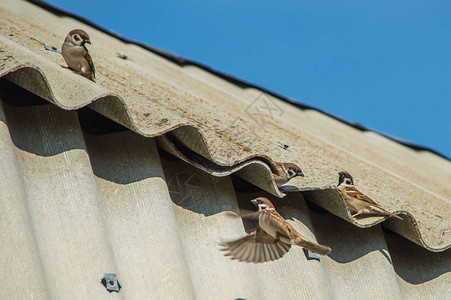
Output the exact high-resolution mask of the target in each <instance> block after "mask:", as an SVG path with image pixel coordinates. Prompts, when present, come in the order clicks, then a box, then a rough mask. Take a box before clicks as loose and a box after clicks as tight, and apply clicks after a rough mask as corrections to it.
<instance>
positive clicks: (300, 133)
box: [0, 0, 451, 251]
mask: <svg viewBox="0 0 451 300" xmlns="http://www.w3.org/2000/svg"><path fill="white" fill-rule="evenodd" d="M0 16H1V26H0V34H1V36H0V46H1V47H0V49H1V50H0V76H1V77H4V78H6V79H8V80H10V81H12V82H14V83H15V84H17V85H19V86H21V87H23V88H25V89H27V90H29V91H31V92H33V93H34V94H37V95H39V96H40V97H42V98H44V99H46V100H48V101H50V102H52V103H54V104H56V105H57V106H59V107H61V108H64V109H67V110H75V109H79V108H81V107H84V106H88V107H90V108H92V109H94V110H95V111H97V112H99V113H101V114H103V115H104V116H106V117H108V118H110V119H112V120H114V121H116V122H118V123H120V124H122V125H124V126H126V127H127V128H129V129H131V130H133V131H135V132H137V133H139V134H141V135H143V136H146V137H161V138H158V141H159V146H160V147H163V148H164V149H166V150H167V151H169V152H170V153H172V154H174V155H176V156H178V157H180V158H182V159H183V160H185V161H186V162H188V163H190V164H192V165H194V166H196V167H198V168H201V169H202V170H204V171H206V172H209V173H210V174H213V175H215V176H226V175H228V174H231V173H234V172H238V174H239V175H240V176H242V177H243V178H245V179H246V180H248V181H250V182H252V183H254V184H255V185H257V186H259V187H260V188H262V189H263V190H266V191H267V192H269V193H271V194H273V195H275V196H278V197H282V196H283V195H282V194H281V193H280V192H279V191H278V190H277V188H276V187H275V185H274V183H273V182H272V181H271V176H270V170H271V169H274V162H275V161H290V162H294V163H296V164H298V165H300V166H301V168H302V169H303V170H304V173H305V175H306V177H304V178H296V179H295V180H293V181H292V182H290V185H295V186H298V187H299V189H300V190H302V191H313V192H314V191H317V192H318V193H317V194H316V196H315V194H312V197H311V199H312V201H315V202H316V203H318V204H319V205H320V206H322V207H323V208H325V209H327V210H329V211H332V212H334V213H335V214H337V215H339V216H340V217H342V218H344V219H345V220H347V221H349V222H351V223H353V224H355V225H357V226H360V227H368V226H373V225H375V224H377V223H379V222H381V219H380V218H375V219H370V221H369V223H368V221H366V222H365V221H355V220H353V219H352V218H350V216H349V214H348V213H347V212H346V209H345V207H344V205H343V204H344V202H343V199H342V198H341V197H340V196H339V195H338V194H337V193H335V192H334V187H335V186H336V184H337V180H338V176H337V173H338V172H339V171H341V170H347V171H349V172H350V173H351V174H353V176H354V177H355V178H356V184H357V187H358V188H359V189H360V190H361V191H362V192H364V193H365V194H367V195H369V196H370V197H371V198H372V199H374V200H375V201H376V202H378V203H379V204H380V205H382V206H383V207H384V208H386V209H387V210H390V211H396V212H405V215H404V218H405V219H407V220H406V221H404V222H397V221H392V220H390V221H389V222H386V223H387V224H385V225H386V226H387V227H389V228H391V229H392V230H394V231H395V232H397V233H399V234H401V235H403V236H405V237H407V238H409V239H411V240H413V241H414V242H416V243H418V244H420V245H421V246H423V247H425V248H427V249H429V250H431V251H443V250H445V249H447V248H449V247H450V246H451V230H450V227H451V226H450V220H451V200H450V199H451V185H450V184H449V183H450V182H451V163H450V162H449V161H447V160H445V159H443V158H440V157H438V156H436V155H423V154H422V153H420V152H417V151H415V150H412V149H410V148H407V147H405V146H402V145H400V144H398V143H396V142H393V141H391V140H389V139H387V138H385V137H382V136H380V135H378V134H375V133H371V132H362V131H359V130H356V129H355V128H352V127H350V126H348V125H346V124H343V123H341V122H339V121H337V120H335V119H333V118H330V117H329V116H326V115H324V114H322V113H319V112H317V111H314V110H300V109H298V108H296V107H294V106H292V105H291V104H289V103H286V102H283V101H281V100H279V99H277V98H275V97H273V96H270V95H267V94H264V93H262V92H261V91H258V90H255V89H242V88H240V87H237V86H236V85H234V84H232V83H230V82H227V81H225V80H223V79H220V78H218V77H217V76H215V75H213V74H209V73H208V72H206V71H204V70H201V69H199V68H196V67H194V66H190V67H181V66H179V65H177V64H175V63H173V62H170V61H168V60H166V59H164V58H162V57H160V56H158V55H156V54H154V53H151V52H149V51H147V50H146V49H144V48H142V47H139V46H137V45H133V44H128V43H124V42H122V41H120V40H119V39H117V38H115V37H113V36H111V35H108V34H105V33H104V32H102V31H100V30H97V29H95V28H91V27H89V26H87V25H86V24H83V23H80V22H79V21H77V20H74V19H71V18H68V17H59V16H57V15H54V14H52V13H50V12H48V11H46V10H43V9H41V8H39V7H36V6H34V5H32V4H30V3H26V2H22V1H12V0H6V1H2V4H1V10H0ZM73 28H83V29H84V30H86V31H87V32H88V33H89V35H90V36H91V40H92V43H93V44H92V46H90V47H89V51H90V53H91V56H92V57H93V60H94V63H95V65H96V70H97V83H93V82H91V81H89V80H86V79H85V78H83V77H81V76H78V75H76V74H74V73H73V72H72V71H70V70H68V69H66V68H63V67H62V66H65V63H64V60H63V58H62V57H61V56H60V55H59V54H56V53H54V52H49V51H46V50H44V47H43V45H42V44H41V43H39V42H38V41H40V42H42V43H45V44H46V45H49V46H55V47H57V48H60V45H61V44H62V42H63V40H64V37H65V36H66V34H67V32H69V31H70V30H71V29H73ZM117 53H123V54H125V55H127V56H128V57H130V58H132V59H133V61H132V60H124V59H120V58H119V57H118V56H117ZM166 133H170V134H171V135H168V136H167V137H166V136H163V134H166ZM169 137H172V138H169ZM281 144H282V145H288V146H289V147H288V149H283V148H282V147H280V145H281ZM321 193H326V194H327V196H324V197H318V195H320V194H321ZM326 194H325V195H326ZM325 199H327V201H326V200H325Z"/></svg>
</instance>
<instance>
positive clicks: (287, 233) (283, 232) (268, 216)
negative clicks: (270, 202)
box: [258, 210, 297, 239]
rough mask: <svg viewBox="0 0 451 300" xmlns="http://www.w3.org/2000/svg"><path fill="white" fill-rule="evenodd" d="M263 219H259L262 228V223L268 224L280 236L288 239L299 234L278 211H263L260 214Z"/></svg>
mask: <svg viewBox="0 0 451 300" xmlns="http://www.w3.org/2000/svg"><path fill="white" fill-rule="evenodd" d="M258 213H259V214H260V215H261V217H260V218H259V221H260V226H261V224H262V223H266V224H268V225H269V226H271V227H272V228H274V231H275V232H276V233H278V234H279V235H280V236H283V237H286V238H289V239H291V238H293V234H295V233H297V232H296V230H295V229H294V228H293V226H291V225H290V224H289V223H288V222H287V221H286V220H285V219H284V218H283V217H282V216H281V215H280V214H279V213H278V212H277V211H275V210H263V211H259V212H258Z"/></svg>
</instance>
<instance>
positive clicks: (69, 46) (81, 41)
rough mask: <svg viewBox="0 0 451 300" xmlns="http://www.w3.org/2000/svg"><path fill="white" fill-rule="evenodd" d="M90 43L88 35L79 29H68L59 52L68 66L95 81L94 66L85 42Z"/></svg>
mask: <svg viewBox="0 0 451 300" xmlns="http://www.w3.org/2000/svg"><path fill="white" fill-rule="evenodd" d="M86 43H87V44H91V40H90V38H89V35H88V34H87V33H86V32H85V31H83V30H81V29H74V30H72V31H70V32H69V33H68V34H67V36H66V39H65V40H64V43H63V46H62V48H61V54H62V55H63V58H64V60H65V61H66V63H67V65H68V66H69V68H71V69H72V70H73V71H74V72H76V73H77V74H80V75H82V76H84V77H86V78H88V79H90V80H92V81H95V77H96V75H95V72H96V70H95V68H94V63H93V61H92V58H91V55H89V52H88V49H86V46H85V44H86Z"/></svg>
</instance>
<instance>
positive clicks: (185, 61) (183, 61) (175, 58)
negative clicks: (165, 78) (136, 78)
mask: <svg viewBox="0 0 451 300" xmlns="http://www.w3.org/2000/svg"><path fill="white" fill-rule="evenodd" d="M26 1H27V2H30V3H33V4H35V5H37V6H39V7H41V8H43V9H45V10H47V11H49V12H51V13H53V14H56V15H58V16H67V17H71V18H74V19H76V20H78V21H80V22H83V23H85V24H87V25H89V26H91V27H94V28H96V29H97V30H99V31H102V32H104V33H106V34H109V35H111V36H114V37H115V38H117V39H119V40H121V41H123V42H126V43H129V44H135V45H137V46H140V47H143V48H144V49H146V50H149V51H151V52H152V53H154V54H157V55H159V56H162V57H164V58H165V59H167V60H169V61H171V62H173V63H175V64H178V65H180V66H189V65H191V66H196V67H198V68H201V69H202V70H205V71H207V72H209V73H211V74H214V75H216V76H218V77H220V78H222V79H224V80H227V81H228V82H230V83H233V84H235V85H238V86H240V87H242V88H255V89H258V90H260V91H263V92H265V93H267V94H269V95H271V96H274V97H277V98H279V99H280V100H282V101H284V102H287V103H290V104H291V105H294V106H296V107H298V108H300V109H311V110H315V111H317V112H320V113H322V114H325V115H327V116H329V117H331V118H333V119H335V120H337V121H340V122H342V123H344V124H347V125H349V126H351V127H353V128H356V129H359V130H361V131H371V132H375V133H377V134H380V135H382V136H384V137H385V138H387V139H390V140H392V141H395V142H397V143H399V144H401V145H404V146H406V147H409V148H411V149H414V150H416V151H428V152H431V153H433V154H435V155H438V156H440V157H442V158H444V159H446V160H448V161H451V157H448V156H446V155H445V154H443V153H441V152H439V151H437V150H435V149H432V148H430V147H426V146H423V145H420V144H417V143H414V142H410V141H407V140H405V139H402V138H398V137H394V136H392V135H389V134H386V133H382V132H380V131H377V130H373V129H369V128H367V127H365V126H364V125H362V124H361V123H353V122H350V121H348V120H346V119H343V118H341V117H338V116H335V115H333V114H330V113H328V112H326V111H323V110H321V109H319V108H316V107H314V106H311V105H308V104H305V103H302V102H300V101H296V100H294V99H292V98H289V97H286V96H283V95H281V94H279V93H276V92H274V91H272V90H269V89H267V88H264V87H261V86H259V85H257V84H253V83H251V82H248V81H246V80H243V79H240V78H237V77H236V76H233V75H230V74H227V73H224V72H221V71H219V70H216V69H214V68H212V67H210V66H208V65H205V64H202V63H199V62H197V61H195V60H192V59H189V58H184V57H181V56H179V55H176V54H174V53H171V52H168V51H165V50H163V49H160V48H157V47H154V46H150V45H147V44H145V43H142V42H139V41H135V40H132V39H128V38H126V37H123V36H122V35H120V34H119V33H117V32H114V31H112V30H109V29H106V28H104V27H102V26H100V25H98V24H96V23H94V22H92V21H90V20H88V19H85V18H83V17H81V16H79V15H76V14H74V13H71V12H68V11H66V10H63V9H60V8H58V7H56V6H53V5H51V4H49V3H47V2H45V1H41V0H26Z"/></svg>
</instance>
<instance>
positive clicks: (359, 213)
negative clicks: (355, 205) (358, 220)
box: [352, 210, 363, 218]
mask: <svg viewBox="0 0 451 300" xmlns="http://www.w3.org/2000/svg"><path fill="white" fill-rule="evenodd" d="M361 214H363V210H359V211H358V212H356V213H355V214H353V215H352V217H353V218H355V217H357V216H359V215H361Z"/></svg>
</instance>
